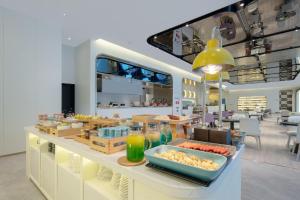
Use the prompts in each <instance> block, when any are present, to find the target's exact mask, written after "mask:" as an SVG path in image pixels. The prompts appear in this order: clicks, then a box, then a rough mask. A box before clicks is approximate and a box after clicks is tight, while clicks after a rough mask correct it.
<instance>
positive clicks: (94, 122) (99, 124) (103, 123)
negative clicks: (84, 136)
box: [88, 118, 120, 127]
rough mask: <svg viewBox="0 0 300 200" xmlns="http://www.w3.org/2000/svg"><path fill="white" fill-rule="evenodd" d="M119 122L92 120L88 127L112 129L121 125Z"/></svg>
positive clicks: (102, 119)
mask: <svg viewBox="0 0 300 200" xmlns="http://www.w3.org/2000/svg"><path fill="white" fill-rule="evenodd" d="M119 122H120V121H119V120H116V119H104V118H100V119H92V120H90V121H89V123H88V125H89V126H93V127H111V126H117V125H119Z"/></svg>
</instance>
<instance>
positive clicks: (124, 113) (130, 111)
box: [96, 107, 172, 118]
mask: <svg viewBox="0 0 300 200" xmlns="http://www.w3.org/2000/svg"><path fill="white" fill-rule="evenodd" d="M96 113H97V115H100V116H105V117H110V118H111V117H112V116H113V115H114V114H115V113H118V114H119V115H120V117H121V118H131V117H132V115H142V114H150V115H171V114H172V107H124V108H122V107H119V108H97V111H96Z"/></svg>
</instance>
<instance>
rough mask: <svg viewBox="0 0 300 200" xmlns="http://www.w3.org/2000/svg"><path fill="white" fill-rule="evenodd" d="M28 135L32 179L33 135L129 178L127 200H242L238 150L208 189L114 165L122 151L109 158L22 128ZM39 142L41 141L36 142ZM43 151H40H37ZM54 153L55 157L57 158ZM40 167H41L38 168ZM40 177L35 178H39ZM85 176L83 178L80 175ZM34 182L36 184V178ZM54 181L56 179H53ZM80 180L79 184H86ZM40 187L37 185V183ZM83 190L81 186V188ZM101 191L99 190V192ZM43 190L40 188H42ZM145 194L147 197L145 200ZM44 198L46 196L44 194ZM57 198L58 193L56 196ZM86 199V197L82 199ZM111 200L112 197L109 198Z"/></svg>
mask: <svg viewBox="0 0 300 200" xmlns="http://www.w3.org/2000/svg"><path fill="white" fill-rule="evenodd" d="M25 131H26V135H27V159H26V160H27V175H28V177H30V178H32V177H33V176H32V175H31V174H34V173H35V172H34V170H33V169H34V167H31V166H30V164H29V163H31V162H32V160H34V159H32V158H30V155H31V153H30V152H31V151H30V149H36V147H35V148H31V146H30V145H32V142H31V141H30V138H32V136H34V137H37V138H39V140H43V141H48V142H52V143H54V144H56V149H57V148H59V147H62V148H64V149H66V150H68V151H70V152H74V153H76V154H79V155H80V156H82V158H84V159H89V160H91V161H93V162H96V163H100V164H101V165H105V166H106V167H109V168H111V169H112V170H115V171H118V172H119V173H121V174H123V175H126V176H128V177H129V180H131V181H132V182H131V183H130V185H129V187H130V190H129V192H130V194H129V198H128V200H133V199H134V200H144V199H147V200H152V199H153V200H154V199H155V200H171V199H172V200H183V199H185V200H196V199H205V200H218V199H222V200H227V199H228V200H240V199H241V163H240V162H241V160H240V157H241V152H242V150H240V151H237V152H236V154H235V155H234V156H233V158H232V161H231V162H230V163H229V164H228V166H227V167H226V168H225V169H224V171H223V172H222V174H221V175H220V176H219V177H218V179H217V180H216V181H215V182H213V183H211V185H210V186H209V187H203V186H199V185H197V184H194V183H191V182H187V181H184V180H181V179H179V178H175V177H173V176H169V175H166V174H163V173H160V172H157V171H154V170H152V169H149V168H147V167H145V166H144V165H142V166H138V167H123V166H121V165H119V164H118V163H117V159H118V158H119V157H121V156H123V155H125V151H123V152H118V153H115V154H112V155H106V154H103V153H100V152H97V151H94V150H91V149H90V148H89V147H88V146H86V145H84V144H81V143H78V142H76V141H74V140H71V139H64V138H59V137H56V136H52V135H47V134H44V133H41V132H40V131H38V130H37V129H36V128H34V127H26V128H25ZM36 143H39V144H40V143H41V142H36ZM40 149H42V147H41V148H40ZM40 151H42V150H40ZM57 154H58V153H56V155H55V157H60V156H59V155H57ZM40 168H41V167H40ZM41 176H42V175H36V177H41ZM82 176H83V177H85V175H82ZM32 179H34V182H35V183H38V181H37V180H36V179H35V178H32ZM55 180H57V179H55ZM84 181H85V180H84V178H83V181H81V184H85V182H84ZM37 185H38V186H40V184H37ZM82 187H84V186H82ZM99 190H100V191H101V189H99ZM41 191H43V189H41ZM145 195H147V198H145ZM46 196H47V195H46ZM56 196H57V194H56ZM83 199H84V200H87V199H88V198H86V199H85V198H84V197H83ZM108 199H111V198H108Z"/></svg>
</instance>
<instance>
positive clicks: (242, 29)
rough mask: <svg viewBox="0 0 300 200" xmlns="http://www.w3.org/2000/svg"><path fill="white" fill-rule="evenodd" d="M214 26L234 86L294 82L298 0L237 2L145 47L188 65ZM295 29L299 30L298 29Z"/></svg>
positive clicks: (299, 35)
mask: <svg viewBox="0 0 300 200" xmlns="http://www.w3.org/2000/svg"><path fill="white" fill-rule="evenodd" d="M215 26H219V27H220V30H221V36H222V39H223V47H224V48H226V49H227V50H229V51H230V52H231V53H232V55H233V56H234V58H235V61H236V64H237V66H236V67H235V68H234V69H232V70H231V71H230V72H229V74H230V81H229V82H231V83H233V84H245V83H257V82H273V81H286V80H293V79H294V78H295V77H296V76H297V75H298V72H299V70H300V67H299V61H300V59H299V55H300V54H299V53H300V0H254V1H240V2H237V3H235V4H232V5H230V6H227V7H225V8H222V9H220V10H217V11H215V12H212V13H209V14H207V15H205V16H201V17H199V18H197V19H194V20H191V21H189V22H186V23H183V24H181V25H178V26H176V27H173V28H170V29H168V30H165V31H162V32H160V33H158V34H155V35H153V36H151V37H149V38H148V40H147V41H148V43H149V44H151V45H153V46H155V47H158V48H159V49H161V50H163V51H166V52H167V53H170V54H172V55H174V56H176V57H177V58H179V59H182V60H184V61H186V62H188V63H190V64H192V63H193V60H194V59H195V57H196V56H197V54H198V53H199V52H201V51H202V50H203V49H204V48H205V45H206V41H207V40H208V39H210V38H211V30H212V29H213V27H215ZM298 30H299V31H298Z"/></svg>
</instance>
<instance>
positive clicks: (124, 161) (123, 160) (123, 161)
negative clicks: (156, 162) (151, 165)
mask: <svg viewBox="0 0 300 200" xmlns="http://www.w3.org/2000/svg"><path fill="white" fill-rule="evenodd" d="M145 162H146V158H144V159H143V160H142V161H140V162H130V161H129V160H127V157H126V156H122V157H120V158H119V159H118V163H119V164H120V165H123V166H127V167H133V166H139V165H142V164H144V163H145Z"/></svg>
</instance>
